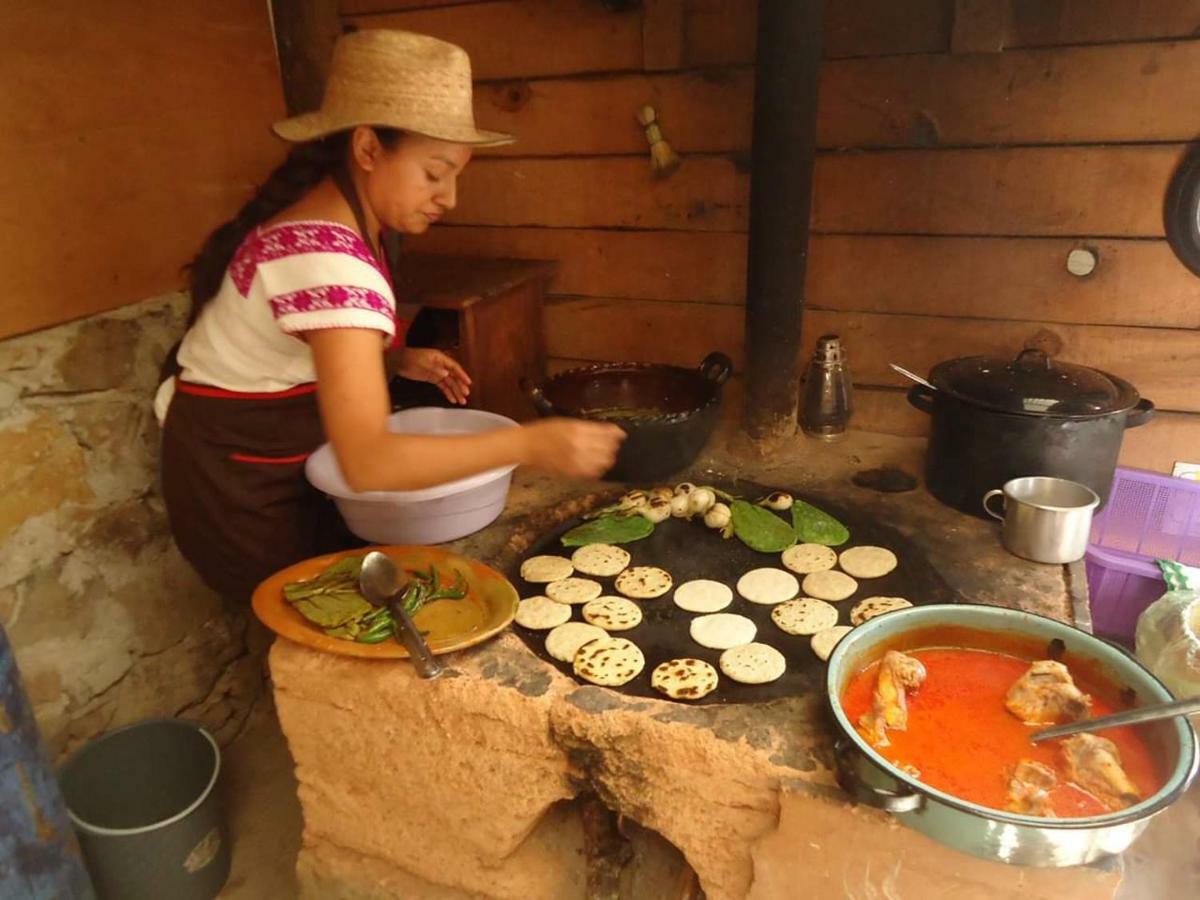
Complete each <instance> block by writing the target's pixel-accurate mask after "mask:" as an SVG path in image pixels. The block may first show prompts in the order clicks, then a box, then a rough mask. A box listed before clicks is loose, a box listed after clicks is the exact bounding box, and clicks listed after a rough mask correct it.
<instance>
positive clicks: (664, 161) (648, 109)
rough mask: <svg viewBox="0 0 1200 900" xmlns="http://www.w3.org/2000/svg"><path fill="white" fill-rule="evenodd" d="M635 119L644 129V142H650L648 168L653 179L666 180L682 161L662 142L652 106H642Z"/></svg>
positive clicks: (668, 145)
mask: <svg viewBox="0 0 1200 900" xmlns="http://www.w3.org/2000/svg"><path fill="white" fill-rule="evenodd" d="M637 119H638V121H639V122H641V123H642V127H643V128H645V129H646V140H647V141H649V142H650V168H651V170H652V171H653V172H654V177H655V178H666V177H667V176H668V175H670V174H671V173H672V172H674V171H675V170H676V169H678V168H679V164H680V163H681V162H682V160H681V159H680V158H679V154H678V153H676V152H675V151H674V150H672V149H671V145H670V144H668V143H667V142H666V140H664V138H663V136H662V130H661V129H660V128H659V127H658V113H656V112H655V111H654V107H653V106H643V107H642V108H641V109H640V110H638V115H637Z"/></svg>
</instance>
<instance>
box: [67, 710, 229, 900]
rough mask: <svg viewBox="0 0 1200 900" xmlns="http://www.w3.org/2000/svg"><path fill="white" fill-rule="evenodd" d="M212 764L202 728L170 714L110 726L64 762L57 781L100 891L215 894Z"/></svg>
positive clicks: (220, 870)
mask: <svg viewBox="0 0 1200 900" xmlns="http://www.w3.org/2000/svg"><path fill="white" fill-rule="evenodd" d="M220 769H221V751H220V750H219V749H218V747H217V742H216V741H214V740H213V738H212V735H210V734H209V733H208V732H207V731H205V730H204V729H203V728H201V727H200V726H199V725H196V724H194V723H192V722H185V721H182V720H179V719H149V720H147V721H145V722H139V723H137V724H136V725H130V726H128V727H126V728H121V729H118V730H116V731H112V732H110V733H108V734H106V735H104V736H103V737H101V738H98V739H97V740H95V741H92V742H91V743H90V744H88V745H87V746H85V747H84V748H83V749H82V750H80V751H79V752H78V753H76V754H75V755H74V756H73V757H71V759H70V760H68V761H67V763H66V765H64V766H63V768H62V770H61V771H60V772H59V782H60V784H61V785H62V792H63V797H64V798H65V799H66V803H67V812H68V814H69V815H70V817H71V821H72V822H73V823H74V824H75V830H76V832H77V833H78V835H79V843H80V846H81V847H82V848H83V855H84V858H85V859H86V860H87V865H88V870H89V871H90V872H91V875H92V881H93V883H94V884H95V887H96V891H97V893H98V894H99V895H100V897H102V898H105V900H164V898H170V900H212V898H213V897H216V895H217V893H218V892H219V891H220V890H221V886H222V885H224V884H225V879H226V878H228V877H229V838H228V835H227V833H226V831H225V827H224V823H223V822H222V819H221V814H220V808H219V805H218V800H217V793H216V790H215V788H216V784H217V774H218V773H219V772H220Z"/></svg>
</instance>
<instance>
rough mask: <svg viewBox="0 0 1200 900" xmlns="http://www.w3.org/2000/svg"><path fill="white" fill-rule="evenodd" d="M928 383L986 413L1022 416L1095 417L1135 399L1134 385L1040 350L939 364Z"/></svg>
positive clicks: (1127, 404) (1121, 408)
mask: <svg viewBox="0 0 1200 900" xmlns="http://www.w3.org/2000/svg"><path fill="white" fill-rule="evenodd" d="M929 379H930V381H932V382H933V384H934V385H935V386H936V387H937V388H938V389H939V390H943V391H946V392H947V393H949V394H950V395H952V396H954V397H956V398H958V399H959V400H963V401H965V402H967V403H973V404H976V405H979V406H984V407H987V408H988V409H995V410H1000V411H1001V412H1011V413H1022V414H1024V415H1046V416H1064V417H1086V416H1100V415H1106V414H1108V413H1115V412H1121V411H1123V410H1126V409H1129V408H1131V407H1133V406H1135V405H1136V404H1137V402H1138V400H1139V399H1140V398H1139V396H1138V392H1137V391H1136V390H1135V389H1134V387H1133V385H1131V384H1129V383H1128V382H1127V381H1124V380H1123V379H1120V378H1117V377H1116V376H1115V375H1109V374H1107V373H1106V372H1101V371H1100V370H1099V369H1092V368H1089V367H1088V366H1080V365H1075V364H1073V363H1066V362H1058V361H1056V360H1053V359H1051V358H1050V357H1049V356H1048V355H1047V354H1046V353H1044V352H1042V351H1041V350H1022V351H1021V352H1020V353H1019V354H1017V358H1016V359H1014V360H1004V359H997V358H995V357H988V356H966V357H962V358H960V359H951V360H947V361H946V362H942V363H938V364H937V365H936V366H934V367H933V371H932V372H930V374H929Z"/></svg>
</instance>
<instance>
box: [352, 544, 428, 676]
mask: <svg viewBox="0 0 1200 900" xmlns="http://www.w3.org/2000/svg"><path fill="white" fill-rule="evenodd" d="M404 588H405V584H404V583H403V582H402V581H401V579H400V571H399V569H397V568H396V564H395V563H394V562H392V559H391V557H390V556H388V555H387V554H385V553H380V552H379V551H378V550H372V551H371V552H370V553H368V554H367V555H366V556H365V557H364V558H363V564H362V569H361V570H360V571H359V574H358V589H359V590H360V591H362V595H363V596H364V597H365V598H366V599H367V602H368V603H370V604H371V605H372V606H386V607H387V608H388V609H389V610H391V613H392V619H393V620H395V622H396V625H397V628H398V630H399V632H400V638H401V639H402V641H403V643H404V646H405V648H406V649H407V650H408V655H409V657H410V658H411V659H412V661H413V665H414V666H416V669H417V674H418V675H420V676H421V677H422V678H437V677H438V676H439V675H441V674H442V665H441V663H439V662H438V661H437V659H435V658H434V655H433V654H432V653H431V652H430V651H429V645H428V644H426V643H425V638H423V637H422V636H421V632H420V631H418V630H417V626H416V625H415V624H413V620H412V616H410V615H409V614H408V611H407V610H406V609H405V608H404V601H403V599H402V594H403V592H404Z"/></svg>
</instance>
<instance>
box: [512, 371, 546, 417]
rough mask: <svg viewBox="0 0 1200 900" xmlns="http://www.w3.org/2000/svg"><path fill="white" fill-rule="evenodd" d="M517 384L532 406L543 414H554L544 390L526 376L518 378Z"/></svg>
mask: <svg viewBox="0 0 1200 900" xmlns="http://www.w3.org/2000/svg"><path fill="white" fill-rule="evenodd" d="M517 384H518V385H519V386H520V388H521V390H522V391H523V392H524V393H525V396H526V397H528V398H529V402H530V403H532V404H533V408H534V409H536V410H537V411H538V413H539V414H541V415H543V416H552V415H554V406H553V405H552V404H551V403H550V401H549V400H547V399H546V394H545V392H544V391H543V390H542V389H541V388H540V387H538V386H537V385H536V384H534V383H533V382H532V381H530V380H529V379H528V378H520V379H518V380H517Z"/></svg>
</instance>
